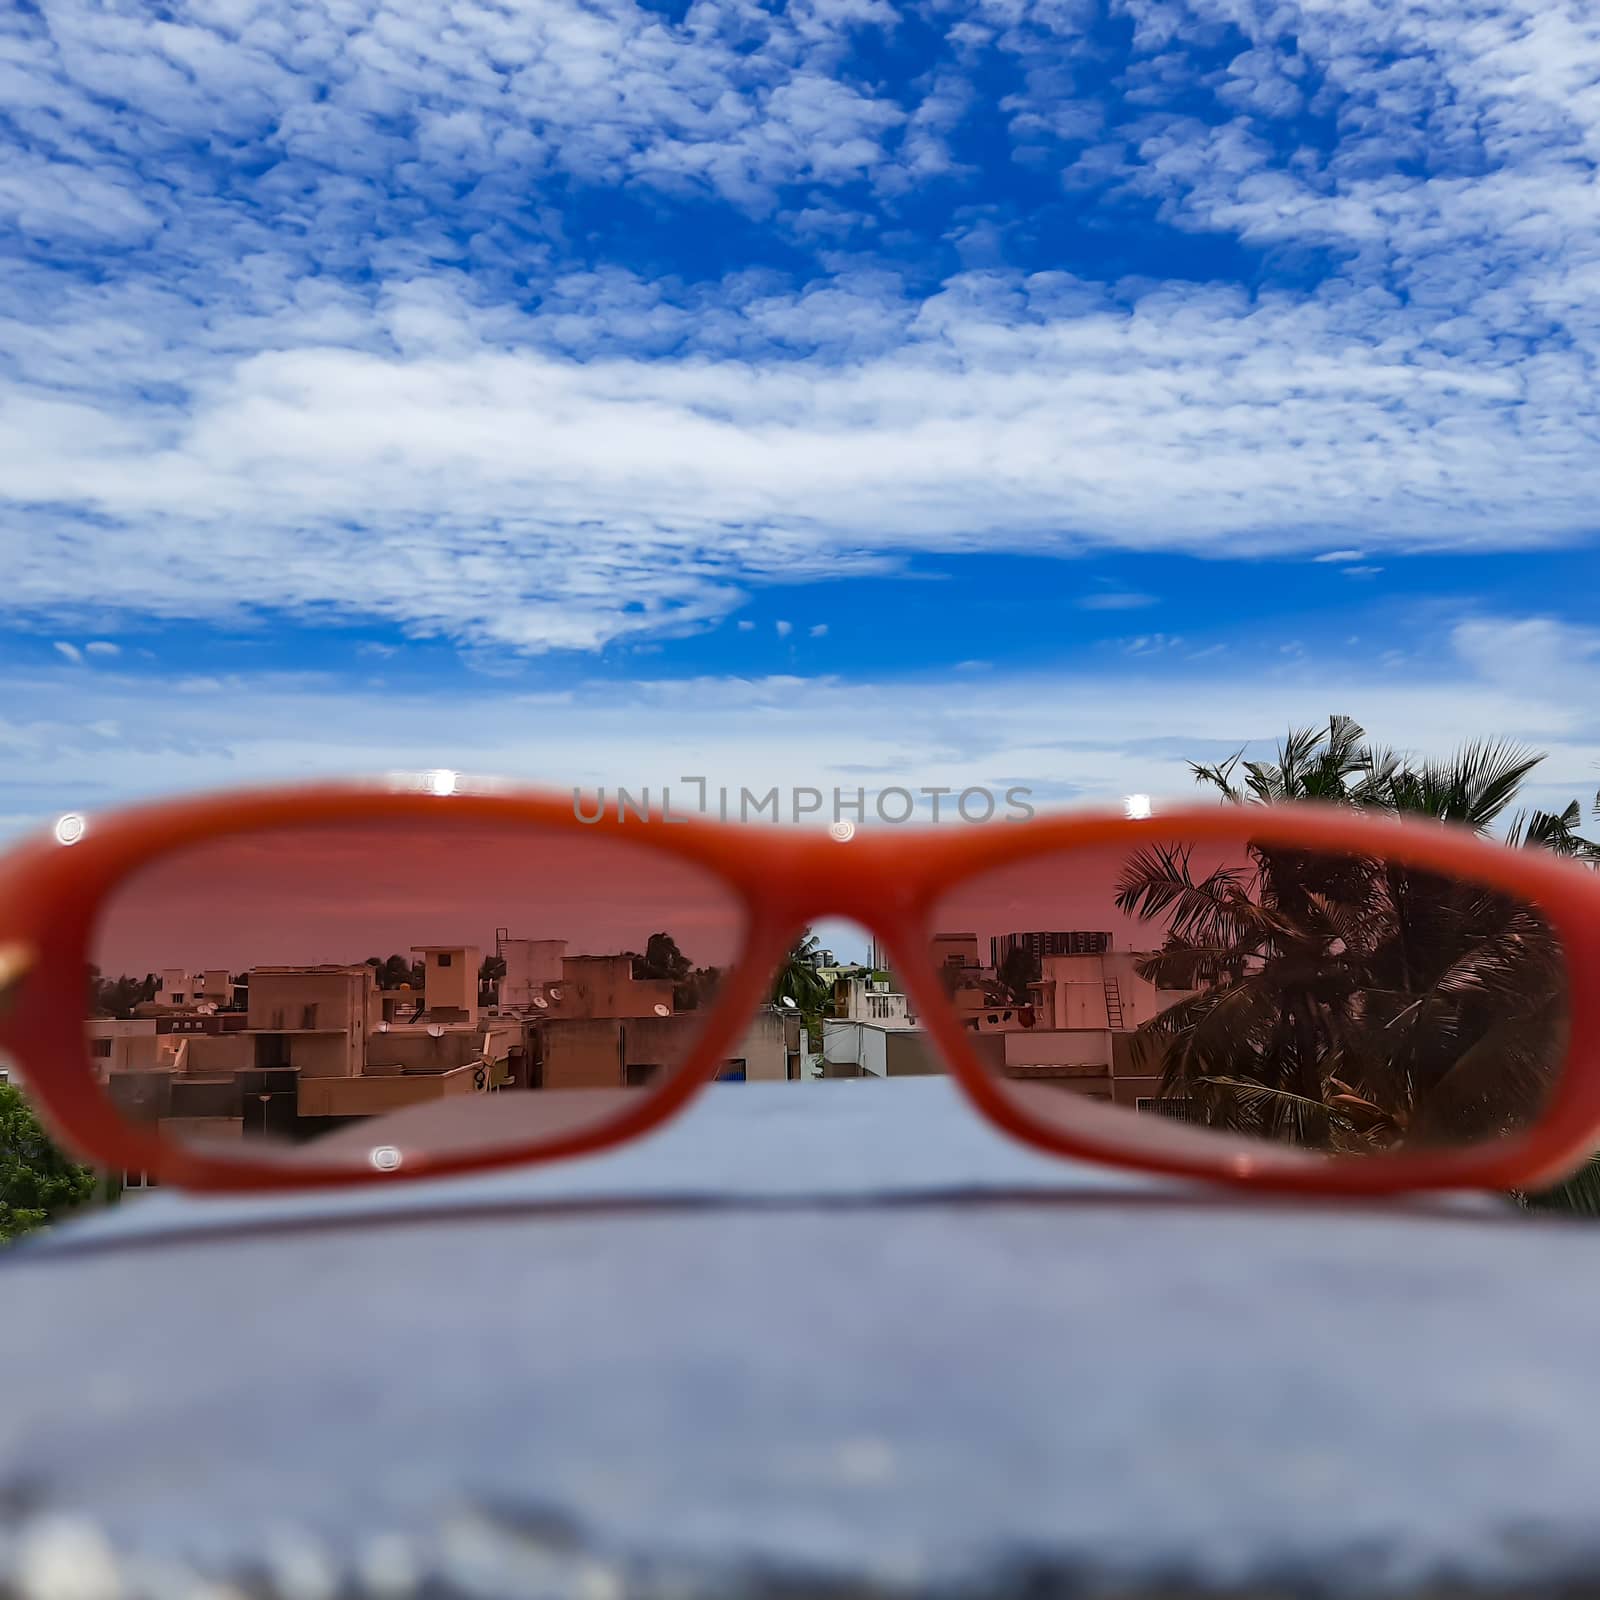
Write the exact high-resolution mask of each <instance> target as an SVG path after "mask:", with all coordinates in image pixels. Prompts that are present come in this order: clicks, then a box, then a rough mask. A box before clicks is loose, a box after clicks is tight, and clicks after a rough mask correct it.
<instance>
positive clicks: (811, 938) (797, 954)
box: [772, 928, 829, 1013]
mask: <svg viewBox="0 0 1600 1600" xmlns="http://www.w3.org/2000/svg"><path fill="white" fill-rule="evenodd" d="M821 948H822V946H821V943H820V941H819V940H818V938H817V936H816V935H815V934H814V933H813V932H812V931H811V930H810V929H809V928H807V929H806V930H805V932H804V933H802V934H801V935H800V937H799V938H798V939H796V940H795V942H794V943H793V944H792V945H790V946H789V950H788V953H787V954H786V955H785V956H784V958H783V960H782V962H781V963H780V964H779V966H778V971H777V974H776V976H775V977H774V978H773V980H772V1003H773V1004H774V1005H782V1003H783V1002H784V1001H785V1000H792V1001H793V1002H794V1004H795V1006H796V1008H797V1009H798V1010H800V1011H803V1012H810V1013H817V1012H820V1011H821V1010H822V1008H823V1007H824V1006H825V1005H826V1004H827V1003H828V999H829V994H828V985H827V983H826V982H825V981H824V980H823V977H822V975H821V974H820V973H819V972H818V971H817V956H818V953H819V952H820V950H821Z"/></svg>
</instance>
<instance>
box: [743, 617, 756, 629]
mask: <svg viewBox="0 0 1600 1600" xmlns="http://www.w3.org/2000/svg"><path fill="white" fill-rule="evenodd" d="M755 631H756V625H755V623H753V622H751V621H750V620H749V618H748V617H741V618H740V619H739V632H740V633H754V632H755Z"/></svg>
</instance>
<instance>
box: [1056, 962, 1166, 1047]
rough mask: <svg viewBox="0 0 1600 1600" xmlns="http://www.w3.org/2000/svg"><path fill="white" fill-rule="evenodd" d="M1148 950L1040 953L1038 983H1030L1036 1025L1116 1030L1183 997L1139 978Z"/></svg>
mask: <svg viewBox="0 0 1600 1600" xmlns="http://www.w3.org/2000/svg"><path fill="white" fill-rule="evenodd" d="M1149 954H1150V952H1149V951H1139V950H1107V951H1105V952H1103V953H1101V954H1099V955H1049V956H1046V957H1045V958H1044V961H1043V963H1042V970H1041V973H1040V976H1039V979H1038V981H1037V982H1035V983H1033V984H1031V985H1030V989H1031V990H1032V993H1033V996H1034V1010H1035V1012H1036V1014H1037V1021H1036V1025H1037V1026H1038V1027H1041V1028H1109V1029H1111V1030H1113V1031H1115V1032H1119V1033H1120V1032H1125V1031H1131V1030H1132V1029H1134V1028H1138V1027H1140V1026H1142V1025H1143V1024H1144V1023H1146V1022H1148V1021H1149V1020H1150V1019H1151V1018H1152V1017H1154V1016H1156V1015H1158V1014H1159V1013H1160V1012H1162V1011H1165V1010H1166V1009H1167V1007H1168V1006H1170V1005H1174V1004H1176V1003H1177V1002H1178V1001H1179V1000H1183V999H1186V998H1188V996H1189V995H1190V994H1191V993H1192V992H1193V991H1192V990H1188V989H1158V988H1157V987H1156V986H1155V984H1153V983H1152V982H1151V981H1150V980H1149V979H1148V978H1145V977H1141V976H1140V974H1139V970H1138V965H1139V962H1140V961H1141V960H1142V959H1144V958H1145V957H1146V956H1148V955H1149Z"/></svg>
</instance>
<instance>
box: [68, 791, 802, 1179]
mask: <svg viewBox="0 0 1600 1600" xmlns="http://www.w3.org/2000/svg"><path fill="white" fill-rule="evenodd" d="M743 923H744V918H743V913H742V911H741V909H740V907H739V905H738V903H737V901H736V899H735V897H734V896H733V894H732V892H731V891H730V890H728V889H727V888H726V887H725V886H723V885H722V884H721V883H720V882H719V881H718V880H717V879H716V878H715V877H713V876H712V875H711V874H710V873H708V872H707V871H705V870H704V869H702V868H699V867H697V866H695V865H693V864H691V863H688V862H685V861H682V860H680V859H678V858H676V857H674V856H671V855H667V854H662V853H659V852H657V851H655V850H653V849H650V848H649V847H648V846H646V845H643V844H639V843H631V842H629V841H627V840H623V839H618V838H616V837H614V836H608V835H602V834H599V833H593V834H590V833H576V832H570V831H568V832H561V833H555V832H539V831H537V830H531V829H528V828H523V827H516V826H494V827H484V826H467V825H461V824H451V823H450V822H449V820H448V819H441V821H440V822H438V823H428V824H426V825H424V824H421V823H405V824H400V823H374V824H363V825H348V826H330V827H316V828H294V829H279V830H272V831H264V832H258V833H244V834H239V835H236V836H233V837H229V838H223V839H216V840H212V841H209V842H206V843H203V844H197V845H195V846H193V847H190V848H187V849H184V850H181V851H179V852H176V853H174V854H172V855H169V856H166V857H163V858H160V859H158V860H157V861H155V862H153V863H152V864H151V865H149V866H148V867H146V868H145V869H143V870H142V871H141V872H139V873H138V874H136V875H135V876H133V877H131V878H129V879H128V880H126V881H125V882H124V883H123V884H122V885H121V886H120V888H119V889H118V891H117V892H116V894H115V895H114V897H113V899H112V900H111V902H110V904H109V906H108V908H107V911H106V914H105V916H104V918H103V919H102V922H101V926H100V928H99V930H98V935H97V940H96V947H95V955H94V962H95V965H96V968H97V969H98V970H97V972H96V973H95V974H94V975H92V977H91V996H90V1018H89V1023H88V1033H89V1040H90V1046H89V1048H90V1053H91V1056H92V1058H93V1063H94V1066H95V1068H96V1070H97V1074H98V1076H99V1077H100V1079H101V1081H102V1082H103V1084H104V1086H105V1089H106V1092H107V1094H108V1095H109V1096H110V1098H111V1099H112V1101H113V1102H114V1103H115V1105H116V1106H117V1107H118V1109H119V1110H120V1111H121V1112H122V1113H123V1114H124V1115H125V1116H127V1117H128V1118H130V1119H132V1120H137V1121H140V1122H144V1123H153V1124H155V1125H156V1126H158V1127H159V1128H160V1129H161V1130H162V1131H163V1132H164V1133H166V1134H167V1135H169V1136H171V1137H174V1138H179V1139H184V1140H203V1141H205V1142H206V1144H207V1147H208V1153H211V1154H216V1153H217V1151H218V1150H219V1149H223V1150H226V1149H230V1148H231V1149H233V1150H236V1151H239V1150H243V1149H245V1148H246V1146H247V1145H248V1146H249V1147H250V1153H251V1154H252V1155H259V1154H261V1152H262V1151H263V1150H264V1149H266V1148H267V1147H282V1148H284V1149H295V1148H297V1147H304V1153H305V1154H306V1155H307V1156H308V1157H310V1158H313V1159H315V1160H316V1161H318V1162H322V1161H326V1160H329V1159H339V1160H348V1159H354V1160H367V1159H370V1160H371V1161H372V1162H373V1163H374V1164H376V1165H378V1166H384V1165H390V1166H393V1165H397V1164H403V1162H404V1160H405V1159H406V1156H407V1154H408V1153H424V1154H425V1153H430V1152H447V1151H448V1152H451V1153H468V1154H470V1153H474V1152H484V1151H491V1150H496V1149H505V1148H508V1147H512V1148H518V1149H522V1148H527V1147H530V1146H535V1145H538V1144H540V1143H542V1142H548V1141H550V1140H552V1139H556V1138H565V1137H570V1136H571V1135H573V1134H577V1133H586V1132H590V1131H593V1130H595V1129H598V1128H601V1127H603V1126H604V1125H605V1124H606V1123H607V1122H609V1121H612V1120H614V1119H615V1118H617V1117H618V1116H619V1115H622V1114H625V1113H626V1112H628V1111H632V1110H635V1109H637V1107H638V1105H639V1103H640V1102H639V1096H640V1094H641V1093H645V1092H648V1089H649V1087H650V1086H651V1085H658V1086H659V1085H660V1084H661V1083H662V1082H663V1081H664V1080H665V1079H666V1078H667V1077H668V1076H670V1075H671V1074H672V1073H673V1072H674V1071H676V1070H677V1069H678V1068H679V1067H680V1066H682V1064H683V1063H684V1061H685V1060H686V1058H687V1056H688V1054H689V1051H690V1050H691V1048H692V1047H693V1045H694V1043H695V1040H696V1038H697V1036H698V1034H699V1032H700V1029H701V1024H702V1021H703V1019H704V1017H705V1015H706V1013H707V1008H708V1006H709V1005H710V1004H711V1003H712V998H713V996H714V995H715V993H716V991H717V987H718V983H719V981H720V980H721V979H722V977H723V976H724V975H725V973H726V972H727V970H728V967H729V964H730V963H731V962H732V961H733V959H734V958H735V956H736V955H737V953H738V950H739V946H740V943H741V938H742V931H743ZM785 1066H786V1053H785V1039H784V1029H783V1025H782V1021H781V1019H779V1018H777V1017H759V1018H757V1020H756V1022H755V1023H754V1024H752V1026H751V1029H750V1031H749V1034H748V1036H747V1037H746V1039H745V1041H744V1043H743V1044H742V1045H741V1046H740V1047H739V1054H738V1055H737V1056H736V1058H735V1059H734V1060H733V1061H731V1062H730V1063H729V1064H728V1072H729V1073H730V1075H731V1074H732V1073H734V1072H743V1073H744V1074H745V1075H746V1076H749V1077H761V1076H770V1077H778V1078H782V1077H783V1076H784V1075H785Z"/></svg>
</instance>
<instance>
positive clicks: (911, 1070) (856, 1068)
mask: <svg viewBox="0 0 1600 1600" xmlns="http://www.w3.org/2000/svg"><path fill="white" fill-rule="evenodd" d="M943 1071H944V1066H943V1063H942V1062H941V1061H940V1060H939V1058H938V1056H937V1055H936V1054H934V1052H933V1047H932V1044H931V1042H930V1041H929V1039H928V1036H927V1035H926V1034H925V1033H924V1032H923V1031H922V1030H921V1029H920V1028H904V1027H885V1026H884V1025H883V1024H882V1023H876V1022H865V1021H860V1020H847V1019H845V1018H841V1017H824V1018H823V1021H822V1073H821V1075H822V1076H823V1077H824V1078H911V1077H928V1076H930V1075H934V1074H938V1073H941V1072H943Z"/></svg>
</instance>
